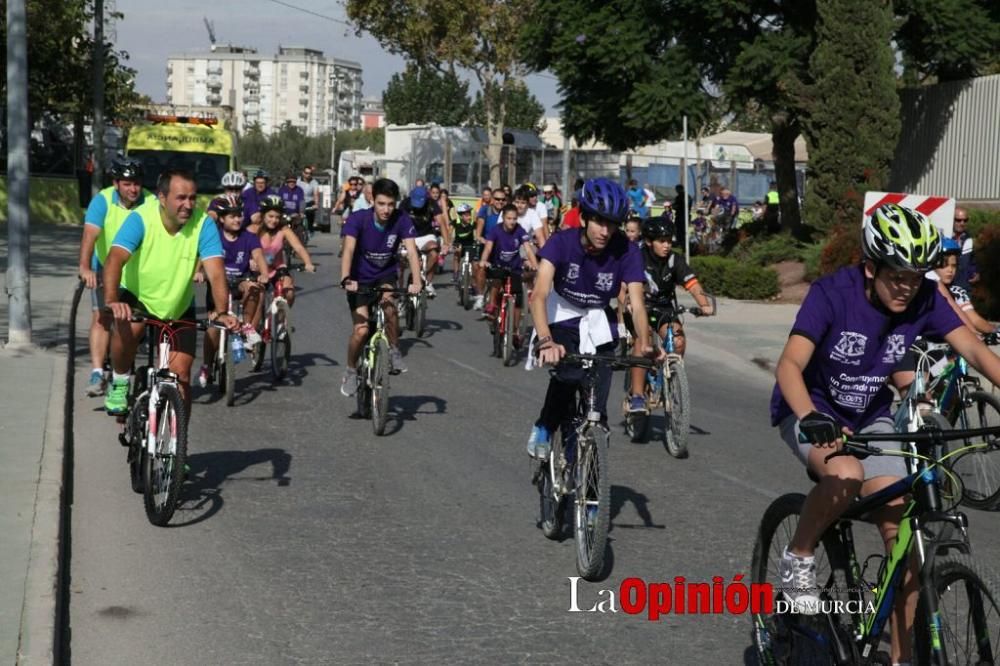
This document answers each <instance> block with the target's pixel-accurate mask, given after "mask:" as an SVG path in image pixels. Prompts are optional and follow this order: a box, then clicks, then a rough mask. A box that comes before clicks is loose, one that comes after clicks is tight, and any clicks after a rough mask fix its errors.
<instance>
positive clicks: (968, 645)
mask: <svg viewBox="0 0 1000 666" xmlns="http://www.w3.org/2000/svg"><path fill="white" fill-rule="evenodd" d="M997 434H1000V427H994V428H985V429H972V430H953V431H946V430H941V429H940V428H938V427H937V425H936V424H932V425H929V426H925V427H924V428H923V429H921V430H920V431H917V432H909V433H884V434H872V435H853V436H851V437H850V438H847V437H845V443H844V448H843V449H842V450H841V451H837V452H834V453H831V454H830V455H829V456H827V460H829V459H830V458H833V457H836V456H841V455H851V454H852V453H858V454H861V455H902V456H906V457H907V458H909V459H910V460H912V461H913V465H912V466H911V469H912V467H915V469H913V471H912V473H911V474H909V475H908V476H906V477H905V478H903V479H900V480H899V481H896V482H895V483H893V484H892V485H890V486H888V487H887V488H884V489H883V490H881V491H879V492H877V493H873V494H871V495H868V496H866V497H862V498H859V499H857V500H855V502H854V503H853V505H852V506H851V507H850V508H849V509H848V510H847V511H846V512H845V513H844V514H843V515H842V516H841V517H840V518H839V519H838V521H837V523H836V524H834V525H833V526H831V527H830V528H829V529H828V530H827V531H826V532H825V533H824V534H823V535H822V537H821V538H820V540H819V544H818V545H819V546H821V547H822V552H821V551H819V550H817V553H816V562H817V583H818V585H819V586H820V587H821V591H820V598H821V600H822V601H823V602H830V601H838V600H839V601H842V602H851V601H852V602H854V609H855V610H854V611H851V610H849V609H850V605H845V604H842V605H841V607H840V610H837V609H838V606H837V605H836V604H829V603H825V604H824V605H823V606H822V607H821V609H820V610H821V611H822V612H821V613H819V614H818V615H813V616H797V615H791V616H788V615H780V614H779V615H770V614H767V612H761V613H756V612H755V613H754V616H753V621H754V627H753V639H754V644H755V646H756V648H757V652H758V656H759V657H760V663H762V664H792V663H796V664H797V663H803V660H807V661H806V663H825V664H879V663H885V662H884V661H883V659H884V657H883V656H882V655H879V654H877V653H876V648H877V646H878V644H879V640H880V638H881V636H882V632H883V630H884V629H885V624H886V622H887V620H888V619H889V615H890V614H891V611H892V609H893V603H894V601H895V596H896V594H897V593H898V592H899V591H900V589H901V588H902V585H903V581H904V574H905V570H906V568H907V565H908V563H909V561H910V558H911V557H915V558H916V564H917V567H918V570H919V584H920V598H919V601H918V603H917V614H916V618H915V625H914V637H915V643H916V644H915V648H916V659H915V660H914V663H915V664H949V663H962V664H984V663H986V664H992V663H994V655H997V654H1000V625H998V626H997V628H996V630H995V631H993V630H991V629H990V628H989V627H988V620H989V618H990V617H991V616H992V617H993V618H994V623H998V622H1000V586H998V585H997V578H996V576H995V575H994V574H993V573H992V572H990V571H988V570H987V569H986V568H985V567H984V566H983V565H981V564H979V563H978V562H976V561H975V560H974V559H972V557H971V556H970V552H971V548H970V546H969V539H968V533H967V526H968V520H967V518H966V516H965V514H963V513H960V512H956V511H955V510H954V505H953V506H951V507H944V505H943V501H942V500H947V499H952V500H954V499H955V498H954V497H953V498H948V497H946V496H945V494H944V493H943V492H942V489H944V488H949V487H950V488H954V485H952V484H957V482H958V481H957V479H952V481H951V482H950V483H944V484H942V483H939V482H938V477H939V475H940V474H941V473H943V474H944V475H945V476H954V475H953V474H952V472H951V471H950V470H949V469H948V467H947V465H946V464H945V463H946V461H947V459H948V458H949V457H952V456H955V455H957V454H959V452H960V451H962V449H959V450H958V451H956V452H953V453H946V454H944V455H943V456H941V457H937V456H936V454H935V451H943V450H945V449H946V447H945V443H946V442H948V441H953V440H959V439H968V438H973V437H981V436H986V435H989V436H995V435H997ZM886 441H893V442H898V441H904V442H910V443H911V444H912V447H911V450H901V451H885V450H882V449H879V448H878V447H874V446H871V444H872V443H873V442H886ZM974 446H977V447H990V448H995V446H996V445H995V444H976V445H974ZM906 495H911V498H910V500H909V502H908V505H907V507H906V510H905V512H904V516H905V518H904V519H903V521H902V522H901V523H900V525H899V532H898V535H897V537H896V544H895V545H894V546H893V548H892V551H891V553H890V554H889V556H888V559H886V558H885V557H883V556H881V555H873V556H871V557H870V558H868V559H866V560H865V565H864V568H862V567H861V566H859V564H858V558H857V556H856V553H855V548H854V537H853V532H852V522H854V521H858V520H865V519H866V517H867V516H868V515H869V514H870V513H871V512H872V511H873V510H875V509H877V508H879V507H882V506H885V505H886V504H887V503H888V502H890V501H892V500H894V499H896V498H900V497H904V496H906ZM804 501H805V496H804V495H802V494H799V493H792V494H788V495H784V496H782V497H779V498H778V499H777V500H775V501H774V502H773V503H772V504H771V505H770V506H769V507H768V508H767V510H766V511H765V513H764V517H763V519H762V520H761V524H760V529H759V531H758V536H757V541H756V543H755V544H754V551H753V562H752V565H751V569H752V579H753V583H758V584H759V583H772V582H775V581H780V577H778V574H777V562H778V559H779V558H781V556H782V553H783V552H784V549H785V547H786V546H787V544H788V542H789V541H790V540H791V536H792V534H793V533H794V531H795V526H796V525H795V524H796V523H797V520H798V516H799V514H800V513H801V509H802V504H803V502H804ZM786 523H787V524H786ZM938 525H940V526H941V527H940V528H938V527H937V526H938ZM956 529H957V530H958V534H957V535H956V534H955V530H956ZM949 551H957V553H956V554H948V552H949ZM879 557H880V558H882V562H881V565H880V567H879V571H878V575H877V578H876V580H875V582H874V583H872V584H868V583H867V582H866V581H865V579H864V571H865V569H867V566H868V560H870V559H872V558H879ZM962 591H964V592H965V594H966V595H967V596H968V599H967V605H966V606H964V607H963V610H962V611H959V608H958V607H959V601H958V600H957V599H956V597H957V596H958V595H959V594H960V593H961V592H962ZM952 592H954V593H955V594H954V595H953V594H951V593H952ZM869 594H872V595H874V599H871V600H869V599H868V598H867V596H868V595H869ZM953 599H954V603H953ZM868 601H870V602H871V603H870V605H868V608H867V609H866V602H868ZM987 604H988V605H989V608H986V605H987ZM827 606H831V607H832V609H833V610H831V611H830V612H826V611H825V610H823V609H824V608H825V607H827ZM953 606H954V608H955V609H956V613H955V614H954V615H955V617H946V611H947V610H948V609H950V608H952V607H953ZM845 608H847V609H848V610H846V611H845V610H844V609H845ZM800 618H806V619H800ZM962 618H965V619H966V620H969V621H971V623H972V625H973V626H972V627H966V630H965V632H964V633H962V634H961V635H960V634H959V633H958V632H957V630H956V626H957V624H956V622H955V620H956V619H957V620H959V621H960V620H961V619H962ZM991 635H992V636H994V638H992V639H991V638H990V636H991ZM961 636H964V639H962V638H961ZM959 642H963V643H964V648H965V649H966V650H974V651H975V655H966V657H965V658H964V659H963V660H960V661H958V662H952V661H949V654H951V655H955V654H958V653H959V652H960V651H961V649H962V647H963V646H962V645H959ZM970 658H971V660H970Z"/></svg>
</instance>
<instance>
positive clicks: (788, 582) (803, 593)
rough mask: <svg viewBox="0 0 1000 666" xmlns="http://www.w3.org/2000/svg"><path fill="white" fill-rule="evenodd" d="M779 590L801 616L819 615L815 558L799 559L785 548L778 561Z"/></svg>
mask: <svg viewBox="0 0 1000 666" xmlns="http://www.w3.org/2000/svg"><path fill="white" fill-rule="evenodd" d="M778 575H779V576H780V577H781V582H780V584H779V589H780V591H781V592H782V593H784V595H785V597H786V598H787V599H788V600H789V601H790V602H792V604H793V605H794V606H796V610H797V612H799V613H801V614H802V615H816V614H817V613H819V596H818V595H819V590H818V588H817V587H816V558H814V557H799V556H798V555H793V554H792V553H789V552H788V547H787V546H786V547H785V550H784V552H783V553H782V557H781V559H780V560H779V561H778Z"/></svg>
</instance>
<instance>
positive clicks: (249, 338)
mask: <svg viewBox="0 0 1000 666" xmlns="http://www.w3.org/2000/svg"><path fill="white" fill-rule="evenodd" d="M241 333H243V339H244V340H246V344H247V347H253V346H254V345H256V344H259V343H260V342H261V337H260V333H258V332H257V329H256V328H254V327H253V324H245V325H244V326H243V329H242V330H241Z"/></svg>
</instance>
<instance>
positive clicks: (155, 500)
mask: <svg viewBox="0 0 1000 666" xmlns="http://www.w3.org/2000/svg"><path fill="white" fill-rule="evenodd" d="M159 392H160V398H159V401H158V403H157V404H156V405H155V406H154V408H153V409H154V413H155V419H154V418H153V415H150V419H149V422H148V428H149V429H150V430H151V434H152V435H153V438H154V450H153V453H152V454H150V453H148V452H147V453H146V454H145V455H144V456H143V466H142V482H143V499H144V504H145V507H146V517H147V518H149V522H151V523H152V524H154V525H157V526H159V527H163V526H165V525H166V524H167V523H169V522H170V519H171V518H172V517H173V515H174V511H175V510H176V509H177V498H178V496H179V495H180V489H181V483H182V482H183V480H184V463H185V462H186V460H187V411H186V410H185V408H184V401H183V400H181V394H180V391H178V390H177V387H176V386H173V385H171V384H163V385H161V386H160V390H159ZM154 428H155V429H154Z"/></svg>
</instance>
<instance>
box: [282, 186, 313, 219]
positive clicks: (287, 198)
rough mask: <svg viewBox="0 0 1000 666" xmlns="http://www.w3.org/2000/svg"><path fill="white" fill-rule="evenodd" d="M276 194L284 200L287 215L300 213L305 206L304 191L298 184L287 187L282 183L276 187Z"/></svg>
mask: <svg viewBox="0 0 1000 666" xmlns="http://www.w3.org/2000/svg"><path fill="white" fill-rule="evenodd" d="M278 196H279V197H281V200H282V201H283V202H285V212H286V213H288V214H289V215H294V214H296V213H301V212H302V209H303V207H304V206H305V201H306V193H305V192H304V191H303V190H302V188H301V187H299V186H298V185H293V186H292V187H288V185H282V186H281V187H279V188H278Z"/></svg>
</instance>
